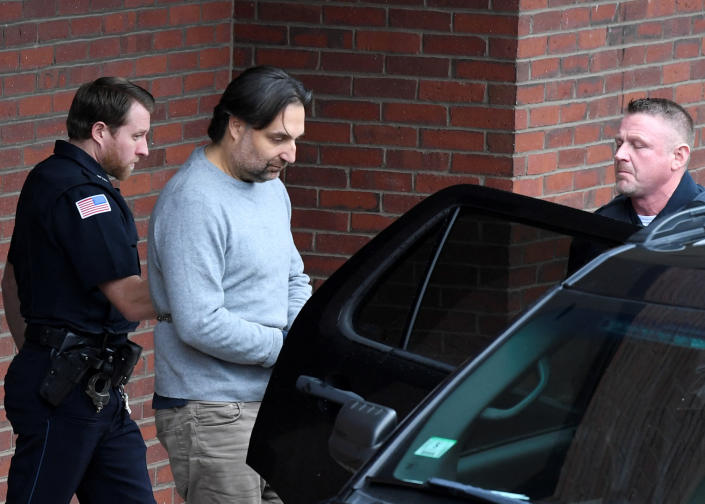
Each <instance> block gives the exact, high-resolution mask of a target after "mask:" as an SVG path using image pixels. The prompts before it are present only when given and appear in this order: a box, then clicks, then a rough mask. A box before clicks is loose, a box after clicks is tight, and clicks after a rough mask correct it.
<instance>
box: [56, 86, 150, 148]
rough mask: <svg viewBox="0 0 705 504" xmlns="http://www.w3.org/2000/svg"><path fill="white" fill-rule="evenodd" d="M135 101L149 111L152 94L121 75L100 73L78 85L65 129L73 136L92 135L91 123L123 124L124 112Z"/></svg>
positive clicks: (77, 137)
mask: <svg viewBox="0 0 705 504" xmlns="http://www.w3.org/2000/svg"><path fill="white" fill-rule="evenodd" d="M134 101H136V102H138V103H140V104H141V105H142V106H144V108H146V109H147V110H148V111H149V112H150V114H151V113H152V111H153V110H154V97H153V96H152V95H151V94H150V93H149V92H148V91H147V90H146V89H143V88H141V87H140V86H138V85H137V84H134V83H132V82H130V81H128V80H127V79H123V78H121V77H100V78H99V79H96V80H94V81H92V82H87V83H85V84H83V85H82V86H81V87H79V88H78V91H76V95H75V96H74V97H73V101H72V102H71V108H70V109H69V115H68V117H67V118H66V129H67V130H68V135H69V138H70V139H72V140H86V139H87V138H90V137H91V130H92V128H93V125H94V124H95V123H97V122H99V121H102V122H104V123H105V124H106V125H107V126H108V128H110V130H111V131H115V130H116V129H117V128H119V127H120V126H122V125H123V124H125V116H126V115H127V112H128V111H129V110H130V107H131V106H132V103H133V102H134Z"/></svg>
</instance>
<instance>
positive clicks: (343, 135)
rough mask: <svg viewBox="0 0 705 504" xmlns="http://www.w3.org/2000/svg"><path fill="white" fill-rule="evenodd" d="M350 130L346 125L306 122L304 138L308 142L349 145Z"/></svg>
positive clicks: (349, 126)
mask: <svg viewBox="0 0 705 504" xmlns="http://www.w3.org/2000/svg"><path fill="white" fill-rule="evenodd" d="M350 130H351V125H350V124H348V123H333V122H319V121H315V122H314V121H312V120H307V121H306V132H305V137H304V138H305V140H306V141H309V142H327V143H350Z"/></svg>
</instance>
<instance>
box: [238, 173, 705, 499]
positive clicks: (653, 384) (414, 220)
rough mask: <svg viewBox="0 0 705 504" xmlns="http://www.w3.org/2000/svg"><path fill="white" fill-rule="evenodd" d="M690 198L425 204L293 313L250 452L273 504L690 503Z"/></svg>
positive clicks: (455, 194)
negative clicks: (640, 222) (614, 216)
mask: <svg viewBox="0 0 705 504" xmlns="http://www.w3.org/2000/svg"><path fill="white" fill-rule="evenodd" d="M703 209H705V207H700V208H694V209H691V210H689V211H687V212H685V213H684V214H679V215H677V216H675V217H673V218H671V219H670V220H669V221H665V222H663V223H660V224H659V225H654V226H650V227H649V228H647V229H646V230H641V231H639V229H638V228H636V227H634V226H631V225H628V224H625V223H621V222H617V221H613V220H610V219H605V218H602V217H600V216H597V215H594V214H590V213H587V212H582V211H578V210H574V209H570V208H567V207H563V206H560V205H555V204H552V203H548V202H545V201H539V200H535V199H532V198H527V197H523V196H519V195H516V194H510V193H505V192H501V191H496V190H491V189H487V188H483V187H476V186H456V187H453V188H449V189H446V190H444V191H441V192H440V193H438V194H436V195H434V196H432V197H430V198H428V199H427V200H425V201H424V202H423V203H422V204H420V205H418V206H417V207H415V208H414V209H412V210H411V211H410V212H408V213H407V214H405V215H404V216H403V217H402V218H400V219H399V220H398V221H397V222H395V223H394V224H393V225H392V226H390V228H388V229H387V230H385V231H384V232H383V233H381V234H380V235H379V236H378V237H376V238H375V240H373V241H372V242H370V243H369V244H368V245H367V246H366V247H365V248H363V249H362V250H361V251H360V252H359V253H358V254H356V255H355V256H354V257H352V258H351V259H350V260H349V261H348V262H347V263H346V264H345V265H344V266H343V267H342V268H340V270H339V271H337V272H336V273H335V274H334V275H333V276H331V278H330V279H329V280H328V281H326V282H325V283H324V284H323V285H322V286H321V288H320V289H319V290H318V291H317V292H316V294H314V296H313V297H312V298H311V300H310V301H309V303H307V305H306V306H305V307H304V309H303V310H302V312H301V314H300V315H299V317H298V318H297V320H296V322H295V323H294V326H293V327H292V330H291V332H290V333H289V336H288V337H287V340H286V342H285V345H284V348H283V350H282V353H281V355H280V358H279V361H278V362H277V364H276V365H275V369H274V372H273V375H272V379H271V381H270V385H269V387H268V389H267V393H266V395H265V398H264V401H263V404H262V408H261V410H260V416H259V417H258V420H257V423H256V425H255V429H254V432H253V436H252V440H251V444H250V453H249V455H248V463H249V464H250V465H251V466H253V467H254V468H255V469H256V470H257V471H259V472H260V473H261V474H262V475H263V476H264V477H265V478H266V479H267V480H268V481H269V482H270V483H271V484H272V486H273V487H274V488H275V489H276V490H277V491H278V492H279V494H280V495H281V497H282V498H283V500H284V502H286V503H287V504H298V503H316V502H322V501H324V500H326V499H327V500H328V501H329V502H336V503H338V502H339V503H360V504H361V503H369V504H372V503H380V504H382V503H409V502H420V503H426V502H429V503H431V502H432V503H440V502H462V501H465V502H546V503H548V502H551V503H557V502H560V503H584V504H587V503H590V504H592V503H608V502H609V503H612V502H669V503H670V502H684V503H688V504H695V503H697V502H705V485H704V484H701V483H702V482H704V481H705V464H704V463H703V462H705V460H704V459H705V447H704V446H703V443H702V441H701V438H702V435H701V430H702V428H701V426H705V418H704V417H705V408H704V406H705V250H703V246H701V240H702V239H705V231H703V229H704V223H705V217H703V213H704V212H703ZM586 242H589V243H590V244H591V245H590V247H592V248H595V249H601V250H607V252H605V253H603V254H602V255H600V256H598V257H596V258H595V259H593V260H592V261H591V262H590V263H589V264H587V265H586V266H584V267H582V268H581V269H579V270H578V271H577V272H575V273H573V274H571V272H572V266H570V265H569V263H570V260H569V259H570V257H569V256H570V255H571V244H575V243H583V244H584V243H586ZM574 252H575V251H574V250H573V253H574ZM461 364H462V365H461ZM459 365H460V366H459ZM458 366H459V367H458ZM439 384H440V385H439ZM430 391H432V393H430V394H429V392H430ZM397 421H400V423H398V425H397ZM363 462H364V463H363ZM344 467H345V468H344ZM350 471H354V472H353V473H351V472H350Z"/></svg>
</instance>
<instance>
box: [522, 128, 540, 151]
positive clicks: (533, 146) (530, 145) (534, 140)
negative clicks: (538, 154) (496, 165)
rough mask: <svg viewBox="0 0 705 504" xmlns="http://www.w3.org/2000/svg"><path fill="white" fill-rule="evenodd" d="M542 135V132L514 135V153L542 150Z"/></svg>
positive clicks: (525, 132)
mask: <svg viewBox="0 0 705 504" xmlns="http://www.w3.org/2000/svg"><path fill="white" fill-rule="evenodd" d="M544 135H545V133H544V132H543V131H524V132H518V133H516V138H515V148H516V152H527V151H533V150H540V149H542V148H543V147H544Z"/></svg>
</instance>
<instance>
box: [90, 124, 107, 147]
mask: <svg viewBox="0 0 705 504" xmlns="http://www.w3.org/2000/svg"><path fill="white" fill-rule="evenodd" d="M107 133H108V125H107V124H105V123H104V122H103V121H96V122H94V123H93V126H92V127H91V137H92V138H93V140H95V141H96V142H97V143H98V145H100V146H101V147H102V146H103V143H104V140H105V135H106V134H107Z"/></svg>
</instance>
